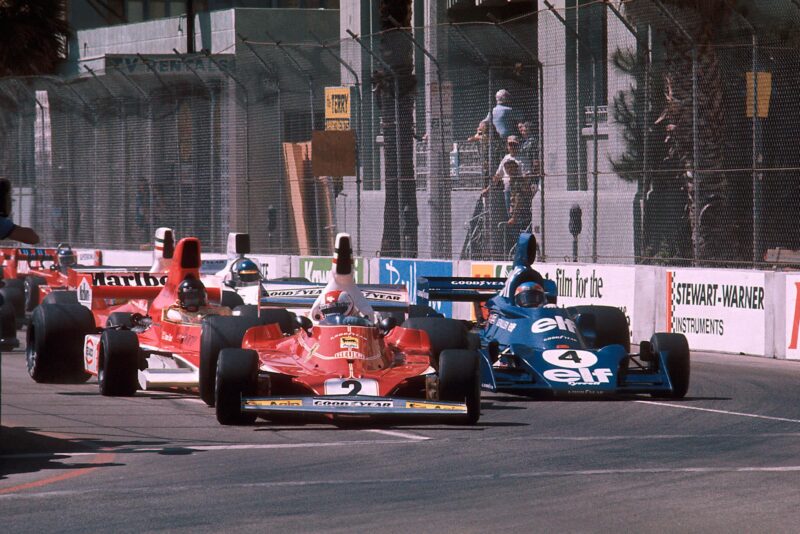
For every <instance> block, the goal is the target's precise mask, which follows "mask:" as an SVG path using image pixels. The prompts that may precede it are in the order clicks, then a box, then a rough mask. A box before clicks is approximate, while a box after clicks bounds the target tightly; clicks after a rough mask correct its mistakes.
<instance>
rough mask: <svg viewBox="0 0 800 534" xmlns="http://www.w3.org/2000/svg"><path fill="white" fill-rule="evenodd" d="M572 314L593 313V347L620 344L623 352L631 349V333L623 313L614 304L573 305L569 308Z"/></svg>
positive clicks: (600, 347)
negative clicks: (594, 339) (594, 333)
mask: <svg viewBox="0 0 800 534" xmlns="http://www.w3.org/2000/svg"><path fill="white" fill-rule="evenodd" d="M570 310H571V311H572V312H573V313H574V314H580V313H586V314H592V315H594V319H595V331H596V333H597V341H596V342H595V348H598V349H602V348H603V347H606V346H608V345H622V346H623V347H624V348H625V352H628V353H630V351H631V334H630V329H629V327H628V319H627V318H626V317H625V313H624V312H623V311H622V310H620V309H619V308H615V307H614V306H591V305H590V306H575V307H574V308H570Z"/></svg>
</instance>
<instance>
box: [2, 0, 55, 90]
mask: <svg viewBox="0 0 800 534" xmlns="http://www.w3.org/2000/svg"><path fill="white" fill-rule="evenodd" d="M69 37H70V30H69V25H68V24H67V21H66V16H65V4H64V0H0V76H31V75H37V74H53V73H54V72H55V71H56V68H57V66H58V64H59V62H60V61H61V60H62V58H63V57H64V56H65V55H66V47H67V41H68V39H69Z"/></svg>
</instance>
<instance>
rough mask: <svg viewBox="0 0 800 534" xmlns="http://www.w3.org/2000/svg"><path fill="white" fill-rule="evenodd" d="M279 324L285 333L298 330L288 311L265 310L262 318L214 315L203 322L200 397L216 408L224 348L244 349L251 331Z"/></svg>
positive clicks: (291, 314)
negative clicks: (220, 358)
mask: <svg viewBox="0 0 800 534" xmlns="http://www.w3.org/2000/svg"><path fill="white" fill-rule="evenodd" d="M270 323H278V324H279V325H280V327H281V331H282V332H284V333H287V334H288V333H291V332H292V331H293V330H294V324H295V320H294V314H293V313H291V312H289V311H288V310H284V309H277V308H276V309H262V310H261V316H260V317H259V316H251V315H243V316H221V315H212V316H209V317H206V318H205V319H203V326H202V333H201V335H200V398H201V399H203V402H205V403H206V404H208V405H209V406H214V381H215V376H216V372H217V359H218V358H219V353H220V351H221V350H222V349H227V348H235V349H238V348H241V346H242V338H243V337H244V334H245V332H247V330H248V329H249V328H253V327H254V326H259V325H265V324H270Z"/></svg>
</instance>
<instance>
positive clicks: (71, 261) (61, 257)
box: [56, 244, 78, 267]
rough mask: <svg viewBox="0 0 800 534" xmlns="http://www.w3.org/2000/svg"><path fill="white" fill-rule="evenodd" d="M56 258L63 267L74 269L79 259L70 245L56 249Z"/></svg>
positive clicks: (62, 245)
mask: <svg viewBox="0 0 800 534" xmlns="http://www.w3.org/2000/svg"><path fill="white" fill-rule="evenodd" d="M56 256H57V258H58V264H59V265H60V266H61V267H72V266H74V265H76V264H77V263H78V258H77V257H76V256H75V252H73V250H72V247H70V246H69V245H64V244H59V245H58V247H57V249H56Z"/></svg>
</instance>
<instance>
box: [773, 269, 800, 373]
mask: <svg viewBox="0 0 800 534" xmlns="http://www.w3.org/2000/svg"><path fill="white" fill-rule="evenodd" d="M785 298H786V318H785V320H786V337H785V343H786V345H785V348H786V359H787V360H800V348H798V336H800V332H799V331H798V330H799V329H800V274H787V275H786V296H785ZM776 337H777V336H776Z"/></svg>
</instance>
